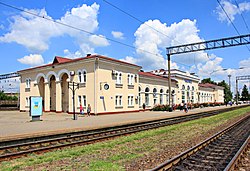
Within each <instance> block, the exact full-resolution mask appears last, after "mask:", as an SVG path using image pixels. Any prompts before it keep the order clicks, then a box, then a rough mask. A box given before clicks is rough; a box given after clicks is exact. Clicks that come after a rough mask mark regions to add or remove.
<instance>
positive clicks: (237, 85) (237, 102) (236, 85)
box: [236, 78, 239, 104]
mask: <svg viewBox="0 0 250 171" xmlns="http://www.w3.org/2000/svg"><path fill="white" fill-rule="evenodd" d="M238 98H239V97H238V80H237V78H236V104H238Z"/></svg>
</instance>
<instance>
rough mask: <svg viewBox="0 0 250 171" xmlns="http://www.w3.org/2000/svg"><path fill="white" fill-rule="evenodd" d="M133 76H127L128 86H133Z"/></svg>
mask: <svg viewBox="0 0 250 171" xmlns="http://www.w3.org/2000/svg"><path fill="white" fill-rule="evenodd" d="M134 77H135V76H134V74H130V73H129V74H128V85H134Z"/></svg>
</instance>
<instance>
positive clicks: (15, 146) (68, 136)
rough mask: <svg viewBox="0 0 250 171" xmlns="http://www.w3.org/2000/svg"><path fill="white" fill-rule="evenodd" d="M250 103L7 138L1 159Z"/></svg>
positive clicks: (151, 126)
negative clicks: (77, 129)
mask: <svg viewBox="0 0 250 171" xmlns="http://www.w3.org/2000/svg"><path fill="white" fill-rule="evenodd" d="M242 107H246V106H237V107H234V108H225V109H220V110H216V111H210V112H201V113H196V114H191V115H188V116H179V117H174V118H168V119H160V120H155V121H147V122H141V123H133V124H129V125H120V126H114V127H107V128H101V129H95V130H89V131H86V130H85V131H77V132H69V133H60V134H53V135H46V136H36V137H29V138H21V139H16V140H6V141H1V142H0V161H2V160H8V159H12V158H17V157H21V156H23V155H27V154H29V153H34V152H39V153H40V152H43V151H49V150H52V149H57V148H63V147H66V146H75V145H84V144H89V143H94V142H96V141H101V140H105V139H110V138H114V137H117V136H122V135H127V134H132V133H135V132H139V131H144V130H149V129H154V128H159V127H163V126H168V125H173V124H177V123H181V122H185V121H190V120H194V119H199V118H203V117H209V116H213V115H217V114H219V113H223V112H227V111H231V110H236V109H239V108H242Z"/></svg>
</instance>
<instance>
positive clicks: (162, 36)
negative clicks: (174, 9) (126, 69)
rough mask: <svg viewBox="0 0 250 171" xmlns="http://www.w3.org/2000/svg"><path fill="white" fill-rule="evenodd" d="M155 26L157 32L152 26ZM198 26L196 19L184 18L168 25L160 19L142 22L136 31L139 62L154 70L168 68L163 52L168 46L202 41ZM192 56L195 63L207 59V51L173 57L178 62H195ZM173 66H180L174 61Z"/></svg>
mask: <svg viewBox="0 0 250 171" xmlns="http://www.w3.org/2000/svg"><path fill="white" fill-rule="evenodd" d="M149 26H150V27H153V28H154V29H155V30H158V32H156V31H155V30H153V29H152V28H150V27H149ZM198 32H199V30H198V28H197V27H196V20H194V21H191V20H189V19H184V20H182V21H181V22H179V23H173V24H171V25H170V26H167V24H166V23H161V22H160V21H159V20H148V21H146V22H145V23H143V24H141V25H140V27H139V28H138V29H137V30H136V32H135V33H134V35H135V37H136V41H135V43H134V44H135V47H136V48H137V49H136V53H137V54H138V59H137V60H138V64H140V65H142V66H143V67H145V68H146V69H150V70H154V69H157V68H165V69H166V68H167V61H166V57H165V56H163V55H162V53H164V54H165V53H166V49H165V48H166V47H168V46H173V45H179V44H185V43H193V42H200V41H202V39H201V38H200V37H199V36H198ZM190 57H192V58H195V63H200V62H203V61H207V60H208V58H207V56H206V53H204V52H197V53H193V54H188V55H176V56H174V57H171V59H174V61H176V62H177V63H178V62H179V63H184V64H186V65H188V64H194V60H190ZM172 65H173V66H171V67H172V68H173V67H174V68H178V66H177V64H176V63H175V62H174V63H173V64H172Z"/></svg>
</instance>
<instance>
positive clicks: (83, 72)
mask: <svg viewBox="0 0 250 171" xmlns="http://www.w3.org/2000/svg"><path fill="white" fill-rule="evenodd" d="M82 76H83V83H86V82H87V71H86V70H85V69H84V70H83V71H82Z"/></svg>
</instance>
